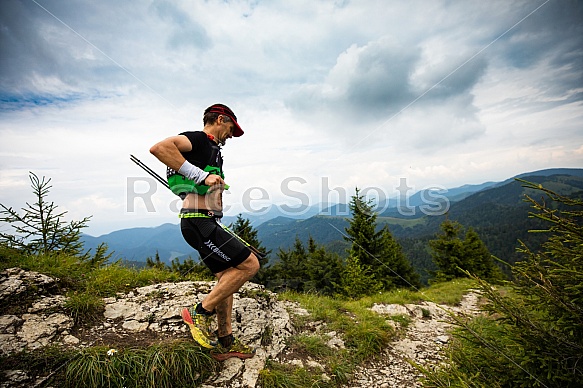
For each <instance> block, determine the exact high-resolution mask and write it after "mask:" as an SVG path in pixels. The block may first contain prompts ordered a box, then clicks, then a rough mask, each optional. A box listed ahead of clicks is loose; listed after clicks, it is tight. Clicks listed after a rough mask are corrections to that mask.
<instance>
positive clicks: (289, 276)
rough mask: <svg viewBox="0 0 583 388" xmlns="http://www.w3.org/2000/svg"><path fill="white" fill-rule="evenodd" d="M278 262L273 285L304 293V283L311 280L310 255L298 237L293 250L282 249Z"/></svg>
mask: <svg viewBox="0 0 583 388" xmlns="http://www.w3.org/2000/svg"><path fill="white" fill-rule="evenodd" d="M277 257H278V261H277V262H276V263H275V264H274V265H273V266H272V271H271V273H272V274H273V278H272V279H270V283H271V284H272V285H276V286H277V287H282V288H284V289H288V290H294V291H299V292H301V291H304V283H305V282H307V281H309V280H310V277H309V275H308V273H307V266H306V264H307V261H308V253H307V251H306V248H305V247H304V244H302V242H301V240H300V239H299V238H298V237H296V240H295V242H294V246H293V248H291V249H289V250H284V249H280V250H279V252H278V253H277Z"/></svg>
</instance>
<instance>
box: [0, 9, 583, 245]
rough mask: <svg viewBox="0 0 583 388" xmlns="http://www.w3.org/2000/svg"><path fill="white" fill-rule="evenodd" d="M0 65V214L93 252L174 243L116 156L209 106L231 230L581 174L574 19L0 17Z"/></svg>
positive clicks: (421, 13)
mask: <svg viewBox="0 0 583 388" xmlns="http://www.w3.org/2000/svg"><path fill="white" fill-rule="evenodd" d="M0 49H1V56H0V203H2V204H3V205H5V206H8V207H13V208H15V209H21V208H22V207H25V206H26V202H29V203H33V202H34V201H35V198H34V196H33V193H32V189H31V187H30V180H29V174H30V173H31V172H32V173H34V174H36V175H37V176H39V177H43V176H44V177H46V178H47V179H48V178H50V179H51V185H52V187H51V191H50V193H49V194H48V197H47V198H48V199H49V200H50V201H53V202H54V203H55V204H56V205H58V207H59V209H60V210H63V211H66V212H67V213H66V218H67V219H70V220H80V219H82V218H84V217H87V216H91V219H90V221H89V223H88V227H87V228H86V229H85V230H84V232H85V233H88V234H91V235H94V236H99V235H102V234H105V233H109V232H111V231H114V230H119V229H124V228H132V227H150V226H156V225H160V224H163V223H167V222H172V223H178V218H177V216H176V212H177V209H178V208H179V207H180V203H179V201H178V200H177V197H175V196H173V195H172V194H171V193H170V192H169V191H168V190H167V189H165V188H163V187H162V186H161V185H158V186H156V182H155V181H154V180H153V179H152V178H150V177H149V175H147V174H146V173H145V172H144V171H143V170H141V169H140V168H139V167H138V166H137V165H136V164H134V163H132V162H131V161H130V154H133V155H135V156H136V157H137V158H139V159H140V160H141V161H142V162H144V163H145V164H146V165H148V166H149V167H150V168H151V169H152V170H154V171H156V172H157V173H158V174H160V175H164V174H165V167H164V166H163V165H162V164H161V163H160V162H159V161H158V160H157V159H156V158H155V157H154V156H152V155H151V154H150V153H149V148H150V147H151V146H152V145H154V144H155V143H157V142H158V141H160V140H162V139H164V138H166V137H169V136H173V135H176V134H178V133H181V132H183V131H196V130H202V114H203V111H204V109H205V108H206V107H208V106H210V105H212V104H214V103H223V104H226V105H228V106H229V107H230V108H231V109H232V110H233V111H234V112H235V114H236V115H237V117H238V122H239V124H240V125H241V127H242V128H243V130H244V131H245V134H244V135H243V136H242V137H240V138H233V139H229V140H228V141H227V143H226V145H225V147H224V148H223V157H224V160H225V164H224V168H225V176H226V179H225V180H226V182H227V184H229V186H230V188H229V190H228V191H227V192H225V196H224V202H225V214H226V215H231V216H234V215H237V214H239V213H241V212H245V213H253V212H255V213H261V212H263V211H266V209H269V208H272V207H274V206H287V208H286V209H289V211H290V212H293V211H296V212H300V211H302V209H304V208H305V207H306V206H316V205H317V206H324V205H320V204H329V203H334V202H347V201H349V200H350V197H351V196H352V195H354V193H355V190H356V188H359V189H360V190H361V193H364V194H365V195H366V196H367V197H370V198H372V199H373V200H374V199H377V200H380V198H382V197H392V196H394V195H396V193H397V192H399V193H401V194H402V193H403V191H405V192H406V193H407V195H411V194H413V193H414V192H416V191H419V190H421V189H425V188H430V187H434V188H440V189H444V190H445V189H448V188H455V187H459V186H462V185H466V184H480V183H484V182H491V181H494V182H497V181H503V180H506V179H508V178H511V177H513V176H515V175H518V174H521V173H525V172H530V171H536V170H541V169H547V168H557V167H568V168H583V102H582V100H583V1H574V0H528V1H517V0H514V1H507V0H492V1H482V0H464V1H461V0H459V1H456V0H447V1H445V0H444V1H441V0H390V1H389V0H384V1H380V0H378V1H377V0H359V1H350V0H336V1H314V0H305V1H304V0H294V1H283V0H270V1H261V0H241V1H239V0H224V1H218V0H207V1H197V0H190V1H186V0H177V1H167V0H147V1H146V0H137V1H132V2H121V1H117V0H100V1H89V0H69V1H62V0H2V1H1V2H0ZM403 188H406V190H404V189H403ZM398 190H401V191H398Z"/></svg>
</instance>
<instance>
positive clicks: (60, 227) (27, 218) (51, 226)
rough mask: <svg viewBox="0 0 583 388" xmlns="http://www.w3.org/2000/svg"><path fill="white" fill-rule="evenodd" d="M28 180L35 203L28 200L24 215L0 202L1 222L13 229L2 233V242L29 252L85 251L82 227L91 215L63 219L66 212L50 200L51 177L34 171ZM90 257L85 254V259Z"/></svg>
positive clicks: (78, 252)
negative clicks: (71, 219) (79, 219)
mask: <svg viewBox="0 0 583 388" xmlns="http://www.w3.org/2000/svg"><path fill="white" fill-rule="evenodd" d="M29 179H30V181H31V187H32V190H33V192H34V195H35V197H36V202H35V203H34V204H32V205H31V204H29V203H28V202H27V203H26V205H27V206H26V207H25V208H23V209H22V210H23V214H19V213H18V212H17V211H16V210H14V209H12V208H11V207H7V206H5V205H4V204H0V207H1V209H0V222H3V223H6V225H7V226H9V227H11V228H12V229H13V233H6V232H3V231H2V232H0V243H4V244H6V245H7V246H9V247H12V248H17V249H22V250H23V251H25V252H27V253H30V254H39V253H40V254H46V253H50V252H55V251H59V252H61V253H65V254H71V255H75V256H79V255H81V254H82V251H83V242H82V241H81V229H83V228H85V227H87V222H89V218H90V217H85V218H83V219H82V220H81V221H70V222H66V221H64V220H63V216H64V215H65V214H67V212H66V211H62V212H61V211H59V210H58V206H57V205H55V203H54V202H49V201H48V200H47V196H48V194H49V191H50V189H51V188H52V186H51V185H50V182H51V179H50V178H49V179H46V178H45V177H44V176H43V177H42V179H39V178H38V177H37V176H36V174H34V173H32V172H31V173H30V175H29ZM104 250H106V249H105V246H104V245H101V246H100V247H99V248H98V255H100V256H101V259H103V260H102V261H106V260H107V259H108V258H109V256H107V257H106V256H105V254H104ZM110 256H111V255H110ZM88 257H89V256H87V255H85V256H83V257H82V258H88ZM96 257H97V256H96Z"/></svg>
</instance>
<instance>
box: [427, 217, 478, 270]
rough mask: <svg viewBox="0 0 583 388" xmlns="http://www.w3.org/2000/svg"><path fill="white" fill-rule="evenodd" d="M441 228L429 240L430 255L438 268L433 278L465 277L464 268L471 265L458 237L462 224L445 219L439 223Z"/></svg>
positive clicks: (462, 243) (466, 268)
mask: <svg viewBox="0 0 583 388" xmlns="http://www.w3.org/2000/svg"><path fill="white" fill-rule="evenodd" d="M441 230H442V233H441V234H438V235H437V236H436V238H435V239H434V240H431V241H429V247H430V248H431V250H432V254H431V256H432V257H433V260H434V261H435V264H437V267H438V268H439V269H438V270H437V272H436V273H435V280H436V281H447V280H451V279H455V278H463V277H466V274H465V273H464V270H468V269H469V268H470V267H471V266H470V264H469V263H468V261H467V256H466V253H465V249H464V242H463V241H462V240H461V239H460V238H459V234H460V232H461V230H462V226H461V225H460V224H459V223H458V222H455V221H450V220H447V219H446V220H445V221H444V222H443V223H442V224H441Z"/></svg>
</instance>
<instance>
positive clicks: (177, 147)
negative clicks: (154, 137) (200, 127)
mask: <svg viewBox="0 0 583 388" xmlns="http://www.w3.org/2000/svg"><path fill="white" fill-rule="evenodd" d="M191 150H192V144H191V143H190V140H188V138H187V137H186V136H184V135H177V136H171V137H169V138H166V139H164V140H162V141H160V142H158V143H156V144H154V145H153V146H152V147H151V148H150V153H151V154H152V155H154V156H155V157H156V158H158V160H160V161H161V162H162V163H164V164H165V165H167V166H168V167H170V168H171V169H173V170H175V171H178V170H179V169H180V167H181V166H182V165H183V164H184V162H185V161H186V159H184V157H183V156H182V154H181V153H180V152H188V151H191Z"/></svg>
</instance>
